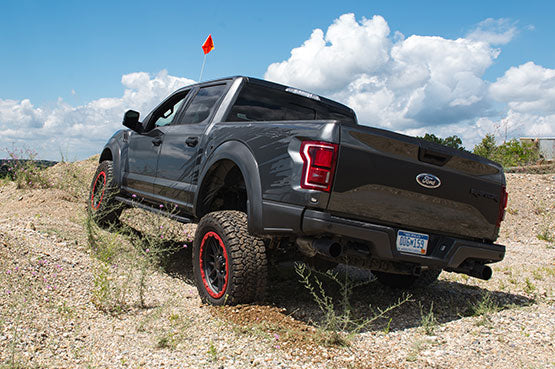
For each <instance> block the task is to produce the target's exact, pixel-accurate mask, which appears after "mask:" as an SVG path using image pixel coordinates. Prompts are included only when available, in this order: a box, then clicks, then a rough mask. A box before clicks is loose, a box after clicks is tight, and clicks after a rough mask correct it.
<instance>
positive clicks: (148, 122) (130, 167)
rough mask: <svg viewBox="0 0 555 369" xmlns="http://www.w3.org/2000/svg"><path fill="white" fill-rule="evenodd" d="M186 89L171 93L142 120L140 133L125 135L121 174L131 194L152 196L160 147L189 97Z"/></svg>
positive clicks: (124, 184) (124, 185) (125, 186)
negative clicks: (125, 158)
mask: <svg viewBox="0 0 555 369" xmlns="http://www.w3.org/2000/svg"><path fill="white" fill-rule="evenodd" d="M188 92H189V91H188V90H186V91H179V92H178V93H176V94H174V95H171V96H170V97H168V98H167V99H166V100H165V101H164V102H162V103H161V104H160V105H158V107H156V108H155V109H154V110H153V111H152V112H151V113H150V114H149V115H148V116H147V117H146V119H145V121H144V122H143V127H144V128H143V132H141V133H137V132H131V133H130V135H129V138H128V142H129V144H128V149H127V150H128V155H127V158H128V161H127V165H126V167H125V170H124V174H123V188H124V189H125V190H127V191H128V192H131V193H133V194H138V195H140V196H142V197H146V198H151V197H152V193H153V189H154V181H155V179H156V168H157V164H158V155H159V154H160V147H161V145H162V142H163V140H164V137H165V135H166V131H167V129H168V127H169V124H170V123H171V122H172V121H173V120H174V119H175V117H176V116H177V115H178V113H179V112H180V111H181V109H182V108H183V106H184V104H185V102H186V101H187V99H188V95H189V94H188Z"/></svg>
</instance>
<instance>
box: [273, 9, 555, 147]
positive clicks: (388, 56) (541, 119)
mask: <svg viewBox="0 0 555 369" xmlns="http://www.w3.org/2000/svg"><path fill="white" fill-rule="evenodd" d="M517 31H518V30H517V27H516V22H512V21H510V20H508V19H491V18H488V19H486V20H484V21H482V22H480V23H479V24H478V25H477V26H476V28H475V29H474V30H473V31H472V32H470V33H469V34H467V35H466V36H465V37H464V38H458V39H446V38H442V37H438V36H421V35H412V36H410V37H405V36H404V35H403V34H401V33H399V32H394V33H393V35H391V34H390V30H389V26H388V25H387V22H386V21H385V20H384V19H383V18H382V17H380V16H374V17H372V18H371V19H366V18H363V19H362V20H361V21H357V20H356V19H355V16H354V15H353V14H344V15H342V16H341V17H339V18H338V19H337V20H335V21H334V22H333V24H332V25H330V26H329V27H328V29H327V31H326V32H324V31H322V30H320V29H316V30H314V31H313V32H312V35H311V36H310V38H309V39H308V40H306V41H305V42H304V43H303V44H302V45H301V46H299V47H297V48H294V49H293V50H292V51H291V56H290V57H289V58H288V59H287V60H284V61H282V62H280V63H274V64H271V65H270V66H269V67H268V69H267V71H266V74H265V78H266V79H268V80H271V81H276V82H279V83H284V84H287V85H293V86H296V87H299V88H303V89H307V90H310V91H314V92H316V93H320V94H322V95H325V96H329V97H331V98H333V99H336V100H338V101H341V102H343V103H345V104H346V105H348V106H350V107H352V108H353V109H354V110H355V112H356V113H357V116H358V118H359V122H360V123H361V124H365V125H371V126H377V127H382V128H387V129H391V130H395V131H398V132H402V133H407V134H412V135H423V134H424V133H426V132H429V133H435V134H436V135H440V136H450V135H453V134H456V135H458V136H459V137H461V138H462V139H463V142H464V144H465V145H466V146H467V147H469V148H472V147H473V145H474V144H476V143H478V142H479V141H480V139H481V138H482V137H483V136H484V135H485V134H486V133H491V132H493V133H497V135H498V136H500V135H502V134H503V135H504V132H505V130H504V127H505V125H506V124H507V125H508V126H507V127H508V129H507V132H508V133H511V134H513V136H519V135H532V134H534V135H536V134H542V135H546V134H550V135H553V134H554V132H553V114H554V113H555V82H554V81H555V80H554V78H555V77H554V75H555V71H553V70H549V69H545V68H542V67H539V66H536V65H534V64H533V63H527V64H525V65H523V66H520V67H516V68H511V69H510V70H509V71H507V73H506V74H505V76H503V77H501V78H500V79H498V80H497V81H496V82H495V83H493V84H491V83H489V82H487V81H485V80H484V79H483V75H484V73H485V71H486V70H487V69H488V68H489V67H490V66H491V65H492V64H493V62H494V61H495V59H496V58H497V57H498V56H499V54H500V50H499V49H497V48H495V47H493V45H502V44H506V43H508V42H509V41H511V39H513V37H514V36H515V35H516V34H517Z"/></svg>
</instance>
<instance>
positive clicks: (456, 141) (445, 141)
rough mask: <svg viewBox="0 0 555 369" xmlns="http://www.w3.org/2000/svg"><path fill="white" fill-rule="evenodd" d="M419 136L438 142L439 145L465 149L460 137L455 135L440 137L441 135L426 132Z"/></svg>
mask: <svg viewBox="0 0 555 369" xmlns="http://www.w3.org/2000/svg"><path fill="white" fill-rule="evenodd" d="M419 138H423V139H424V140H426V141H430V142H435V143H438V144H440V145H445V146H448V147H452V148H454V149H458V150H464V149H465V148H464V146H463V145H462V140H461V138H460V137H459V136H457V135H453V136H449V137H446V138H441V137H437V136H436V135H435V134H433V133H426V134H425V135H424V136H423V137H419Z"/></svg>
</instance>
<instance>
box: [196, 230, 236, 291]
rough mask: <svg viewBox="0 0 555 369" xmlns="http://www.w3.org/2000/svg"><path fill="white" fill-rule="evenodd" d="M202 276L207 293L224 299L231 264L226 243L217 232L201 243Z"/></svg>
mask: <svg viewBox="0 0 555 369" xmlns="http://www.w3.org/2000/svg"><path fill="white" fill-rule="evenodd" d="M199 262H200V276H201V278H202V284H203V285H204V288H205V289H206V292H208V294H209V295H210V296H212V297H213V298H215V299H219V298H220V297H222V296H223V295H224V293H225V291H226V288H227V282H228V279H229V264H228V256H227V250H226V248H225V245H224V242H223V241H222V239H221V238H220V236H218V234H217V233H216V232H212V231H210V232H207V233H206V234H205V235H204V237H203V238H202V241H201V243H200V251H199Z"/></svg>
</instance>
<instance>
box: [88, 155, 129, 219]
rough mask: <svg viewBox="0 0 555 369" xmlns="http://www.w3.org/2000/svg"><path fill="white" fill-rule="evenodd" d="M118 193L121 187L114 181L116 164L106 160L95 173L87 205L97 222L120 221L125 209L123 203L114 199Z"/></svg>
mask: <svg viewBox="0 0 555 369" xmlns="http://www.w3.org/2000/svg"><path fill="white" fill-rule="evenodd" d="M118 193H119V187H118V186H117V185H116V184H115V181H114V164H113V163H112V161H110V160H105V161H103V162H101V163H100V164H98V168H97V169H96V173H95V174H94V177H93V180H92V182H91V190H90V193H89V200H88V206H87V208H88V210H89V213H90V215H91V216H92V218H93V220H94V221H95V222H96V223H97V224H99V225H102V226H106V225H109V224H113V223H115V222H117V221H118V219H119V216H120V214H121V211H122V210H123V206H122V204H120V203H119V202H117V201H115V199H114V198H115V196H116V195H117V194H118Z"/></svg>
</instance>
